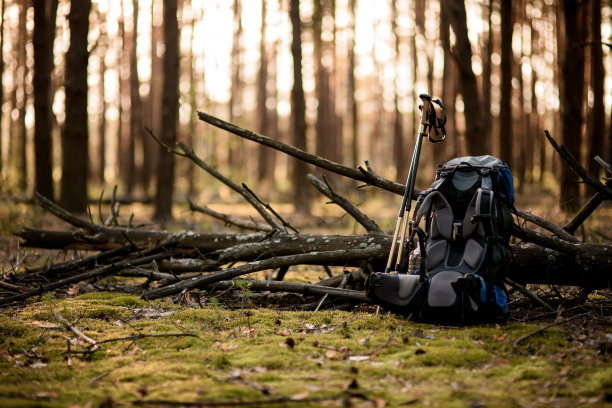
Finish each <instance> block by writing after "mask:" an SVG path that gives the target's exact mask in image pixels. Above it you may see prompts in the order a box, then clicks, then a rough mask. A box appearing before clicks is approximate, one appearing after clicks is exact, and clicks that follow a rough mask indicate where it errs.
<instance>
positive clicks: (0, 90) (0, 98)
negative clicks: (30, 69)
mask: <svg viewBox="0 0 612 408" xmlns="http://www.w3.org/2000/svg"><path fill="white" fill-rule="evenodd" d="M0 6H1V7H2V11H1V13H2V14H0V78H4V52H2V50H4V21H5V19H4V14H5V13H4V12H5V8H6V1H5V0H2V3H1V4H0ZM2 103H4V86H3V85H2V82H1V81H0V104H2ZM0 129H3V127H2V113H1V112H0ZM3 168H4V163H3V161H2V136H0V176H2V172H3Z"/></svg>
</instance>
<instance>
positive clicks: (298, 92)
mask: <svg viewBox="0 0 612 408" xmlns="http://www.w3.org/2000/svg"><path fill="white" fill-rule="evenodd" d="M289 17H290V20H291V26H292V37H293V39H292V42H291V54H292V56H293V87H292V88H291V120H292V132H293V141H292V144H293V146H295V147H297V148H298V149H302V150H306V101H305V99H304V87H303V85H302V38H301V36H302V22H301V20H300V2H299V0H291V3H290V7H289ZM307 174H308V166H307V164H306V163H304V162H302V161H300V160H298V161H294V162H293V168H292V174H291V182H292V185H293V194H292V195H293V204H294V206H295V209H296V211H298V212H303V213H310V190H309V186H308V184H307V183H306V182H305V181H306V175H307Z"/></svg>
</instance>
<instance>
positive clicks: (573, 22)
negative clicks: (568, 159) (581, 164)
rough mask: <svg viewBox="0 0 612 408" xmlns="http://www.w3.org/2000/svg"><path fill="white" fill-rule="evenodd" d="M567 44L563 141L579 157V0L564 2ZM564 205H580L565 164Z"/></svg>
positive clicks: (583, 12)
mask: <svg viewBox="0 0 612 408" xmlns="http://www.w3.org/2000/svg"><path fill="white" fill-rule="evenodd" d="M563 17H564V22H565V24H564V28H565V39H566V41H565V47H564V54H563V57H562V63H561V64H562V65H561V81H562V82H563V86H562V87H561V93H560V102H561V104H560V105H561V123H562V133H561V142H562V143H563V145H565V147H566V148H567V149H568V150H569V152H570V153H571V154H573V155H574V157H575V158H576V159H578V160H580V144H581V136H580V135H581V134H582V106H583V103H582V93H583V87H584V47H583V45H582V44H583V43H584V42H585V35H586V31H587V30H586V28H587V27H586V25H587V6H586V4H584V3H581V2H580V1H578V0H564V1H563ZM560 205H561V208H562V209H563V210H565V211H568V212H576V211H578V209H579V208H580V185H579V184H578V182H577V180H576V175H575V174H574V172H573V171H572V170H571V169H570V168H569V166H567V165H566V164H562V167H561V195H560Z"/></svg>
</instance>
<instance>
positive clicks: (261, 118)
mask: <svg viewBox="0 0 612 408" xmlns="http://www.w3.org/2000/svg"><path fill="white" fill-rule="evenodd" d="M266 14H267V10H266V0H261V41H260V43H259V73H258V76H257V121H258V126H257V128H258V132H259V133H261V134H262V135H267V134H268V108H267V107H266V100H267V99H268V55H267V51H266ZM268 153H270V149H268V148H266V147H265V146H262V145H259V146H258V151H257V158H258V160H257V178H258V179H259V181H260V182H264V184H266V183H265V182H268V181H269V182H272V181H273V180H268V178H269V176H270V172H269V170H268Z"/></svg>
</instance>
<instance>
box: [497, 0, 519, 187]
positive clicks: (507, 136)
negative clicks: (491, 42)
mask: <svg viewBox="0 0 612 408" xmlns="http://www.w3.org/2000/svg"><path fill="white" fill-rule="evenodd" d="M512 13H513V7H512V0H501V18H502V29H501V76H502V78H501V100H500V107H499V109H500V112H499V121H500V126H499V139H500V141H499V142H500V158H501V159H502V160H503V161H505V162H506V163H508V165H509V166H512V162H513V160H512V145H513V144H514V143H513V142H514V140H512V137H513V133H512V125H513V121H512V60H513V58H514V57H513V54H512V31H513V24H514V19H513V18H512ZM521 182H522V180H521Z"/></svg>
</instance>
